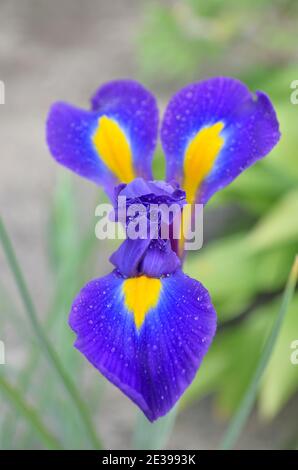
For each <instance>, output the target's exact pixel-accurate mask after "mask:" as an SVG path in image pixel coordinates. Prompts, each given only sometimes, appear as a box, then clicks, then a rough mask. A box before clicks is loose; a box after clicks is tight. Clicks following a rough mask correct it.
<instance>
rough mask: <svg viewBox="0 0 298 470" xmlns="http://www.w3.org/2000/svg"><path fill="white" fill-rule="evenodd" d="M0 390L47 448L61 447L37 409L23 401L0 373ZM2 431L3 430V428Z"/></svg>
mask: <svg viewBox="0 0 298 470" xmlns="http://www.w3.org/2000/svg"><path fill="white" fill-rule="evenodd" d="M0 392H2V393H3V394H4V395H5V396H6V398H7V399H8V400H9V402H10V403H11V404H12V405H13V406H14V407H15V408H17V409H18V410H19V413H21V414H22V415H23V417H24V418H26V420H27V422H28V423H30V424H31V426H32V427H33V428H34V429H35V431H36V434H37V435H38V437H39V438H40V440H41V441H42V442H43V443H44V444H45V446H46V447H47V448H49V449H62V447H61V444H60V442H59V441H58V439H57V438H56V437H55V436H54V435H53V434H52V432H51V431H49V430H48V428H47V427H46V426H45V425H44V423H43V422H42V421H41V419H40V417H39V415H38V413H37V411H36V410H35V409H34V408H32V407H31V406H30V405H29V404H28V403H26V402H25V401H24V399H23V397H22V396H21V395H20V394H19V392H18V390H16V389H15V388H14V387H13V386H12V385H11V384H9V383H8V382H7V381H6V379H5V378H4V377H3V376H2V375H0ZM3 431H4V432H5V430H3Z"/></svg>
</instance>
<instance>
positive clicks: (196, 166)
mask: <svg viewBox="0 0 298 470" xmlns="http://www.w3.org/2000/svg"><path fill="white" fill-rule="evenodd" d="M223 127H224V124H223V122H217V123H216V124H214V125H213V126H210V127H205V128H203V129H201V130H200V131H199V132H198V133H197V134H196V136H195V137H194V138H193V139H192V140H191V142H190V143H189V145H188V147H187V149H186V152H185V159H184V181H183V189H184V190H185V192H186V199H187V202H188V203H190V204H192V203H194V202H195V199H196V194H197V190H198V188H199V186H200V184H201V182H202V181H203V179H204V178H205V176H207V174H208V173H209V172H210V170H211V169H212V167H213V165H214V162H215V160H216V157H217V156H218V154H219V152H220V151H221V149H222V146H223V144H224V138H223V137H222V136H221V135H220V132H221V131H222V129H223Z"/></svg>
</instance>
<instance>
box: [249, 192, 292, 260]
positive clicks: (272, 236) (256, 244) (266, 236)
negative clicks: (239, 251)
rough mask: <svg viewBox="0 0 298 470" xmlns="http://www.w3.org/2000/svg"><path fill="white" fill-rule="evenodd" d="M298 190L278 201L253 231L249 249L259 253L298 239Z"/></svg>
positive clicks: (250, 236)
mask: <svg viewBox="0 0 298 470" xmlns="http://www.w3.org/2000/svg"><path fill="white" fill-rule="evenodd" d="M297 214H298V190H294V191H291V192H289V193H288V194H286V195H285V196H284V198H283V199H282V200H280V201H278V202H277V203H276V204H275V205H274V206H273V207H272V209H271V211H269V212H268V214H266V216H265V217H263V219H261V220H260V222H259V223H258V224H257V225H256V226H255V228H254V229H253V230H252V231H251V233H250V235H249V237H248V239H247V249H248V250H253V251H254V252H259V251H260V250H264V249H266V250H269V249H272V248H275V247H276V246H280V245H282V244H284V243H291V242H296V241H297V239H298V217H297Z"/></svg>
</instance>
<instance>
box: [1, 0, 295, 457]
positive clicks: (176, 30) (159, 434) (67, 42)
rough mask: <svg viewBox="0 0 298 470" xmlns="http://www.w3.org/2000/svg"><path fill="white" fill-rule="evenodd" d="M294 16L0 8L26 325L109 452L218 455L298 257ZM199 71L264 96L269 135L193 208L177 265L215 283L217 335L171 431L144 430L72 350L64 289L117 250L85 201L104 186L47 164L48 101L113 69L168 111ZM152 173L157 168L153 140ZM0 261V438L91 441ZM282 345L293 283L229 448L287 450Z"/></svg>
mask: <svg viewBox="0 0 298 470" xmlns="http://www.w3.org/2000/svg"><path fill="white" fill-rule="evenodd" d="M297 23H298V3H297V1H295V0H243V1H241V2H239V1H237V0H226V1H222V0H208V2H203V1H199V0H184V1H182V0H180V1H178V0H177V1H175V0H172V1H170V0H168V1H162V2H161V1H160V2H154V1H141V0H130V1H120V0H113V1H111V2H106V1H103V0H87V1H79V0H59V1H58V0H52V1H51V2H49V1H47V0H22V2H20V1H17V0H9V1H6V0H0V80H1V81H3V82H4V84H5V104H4V105H0V138H1V147H0V153H1V158H0V209H1V216H2V217H3V220H4V221H5V224H6V226H7V229H8V231H9V234H10V237H11V239H12V242H13V244H14V246H15V250H16V253H17V257H18V260H19V263H20V264H21V266H22V269H23V271H24V275H25V278H26V281H27V283H28V285H29V288H30V292H31V295H32V297H33V300H34V303H35V306H36V309H37V312H38V317H39V320H40V322H41V323H42V325H43V326H44V329H45V331H46V333H47V335H48V336H49V338H50V340H51V342H52V345H53V346H54V347H55V349H56V351H57V352H58V355H59V358H60V360H61V361H62V363H63V364H64V366H65V368H66V369H67V371H68V373H69V374H70V375H71V377H72V379H73V381H74V383H75V384H76V386H77V388H78V389H79V391H80V393H81V396H82V398H83V400H84V402H85V403H86V406H87V407H88V409H89V411H90V413H91V415H92V418H93V421H94V423H95V425H96V428H97V430H98V433H99V434H100V436H101V439H102V441H103V445H104V446H105V448H109V449H127V448H145V447H148V448H159V447H162V446H165V447H166V448H173V449H209V448H216V447H217V446H218V444H219V442H220V439H221V437H222V435H223V433H224V430H225V429H226V426H227V423H228V421H229V419H230V417H231V416H232V415H233V413H234V412H235V410H236V409H237V406H238V405H239V403H240V401H241V398H242V397H243V394H244V392H245V390H246V389H247V386H248V384H249V382H250V380H251V378H252V375H253V373H254V371H255V369H256V366H257V364H258V360H259V358H260V352H261V350H262V347H263V344H264V341H265V339H266V337H267V336H268V332H269V331H270V328H271V326H272V324H273V320H274V318H275V315H276V313H277V311H278V307H279V305H280V302H281V294H282V292H283V289H284V286H285V283H286V279H287V276H288V273H289V271H290V268H291V265H292V262H293V259H294V255H295V253H296V252H297V249H298V242H297V241H298V216H297V214H298V155H297V143H298V141H297V122H298V105H295V104H293V103H291V100H290V97H291V93H292V91H293V90H292V89H291V83H292V82H293V81H294V80H298V66H297V59H298V48H297ZM212 75H232V76H235V77H238V78H240V79H241V80H243V81H245V83H247V85H249V86H250V87H251V89H252V90H256V89H262V90H264V91H265V92H267V93H268V94H269V95H270V97H271V99H272V100H273V102H274V105H275V106H276V109H277V113H278V117H279V120H280V124H281V131H282V140H281V142H280V144H279V145H278V147H277V148H276V149H275V150H274V151H273V152H272V153H271V155H270V156H269V157H267V158H266V159H265V160H264V161H262V162H259V163H258V164H257V165H256V166H255V167H253V168H251V169H250V170H248V171H247V172H246V173H245V174H243V175H242V176H241V177H239V178H238V179H237V181H235V182H234V183H233V184H232V185H230V186H229V187H228V188H226V189H225V190H224V191H222V192H221V193H220V194H218V195H216V196H215V197H214V198H213V199H212V203H211V204H210V205H209V206H208V209H206V210H205V214H204V217H205V219H204V224H205V226H204V238H205V239H204V246H203V249H202V250H200V251H199V252H198V253H196V254H193V253H192V254H191V255H190V256H189V257H188V258H187V261H186V267H185V270H186V272H187V273H188V274H190V275H191V276H193V277H196V278H198V279H200V280H201V281H202V282H203V284H204V285H205V286H206V287H207V288H208V290H209V291H210V293H211V296H212V299H213V302H214V304H215V307H216V310H217V313H218V322H219V328H218V333H217V336H216V339H215V341H214V343H213V346H212V348H211V349H210V352H209V354H208V355H207V356H206V358H205V360H204V363H203V366H202V369H201V370H200V372H199V374H198V376H197V378H196V379H195V381H194V383H193V385H192V386H191V387H190V389H189V390H188V392H187V393H186V394H185V395H184V397H183V399H182V401H181V403H180V407H179V409H178V414H177V416H176V420H175V423H174V416H173V417H172V420H171V422H169V420H168V421H161V422H160V423H159V424H158V425H156V426H155V427H150V426H147V425H146V423H145V422H144V420H142V418H141V417H140V415H139V413H138V411H137V409H136V408H135V407H134V406H133V405H132V404H131V403H130V401H129V400H128V399H127V398H126V397H124V396H123V395H122V394H121V393H120V392H119V391H118V390H117V389H116V388H115V387H113V386H111V385H110V384H109V383H108V382H107V381H105V380H104V379H102V378H101V376H100V375H99V374H98V373H97V372H96V371H95V370H93V368H92V367H91V366H90V365H89V364H88V363H87V361H86V360H84V358H83V357H81V355H80V354H79V353H78V352H77V351H76V350H75V349H74V348H73V346H72V343H73V340H74V335H73V334H72V332H71V331H70V329H69V327H68V325H67V320H68V313H69V309H70V305H71V302H72V299H73V297H74V295H75V294H76V293H77V292H78V290H79V289H80V288H81V287H82V286H83V284H84V283H85V282H86V281H87V280H89V279H91V278H93V277H95V276H97V277H100V276H102V275H104V274H106V273H108V272H109V271H110V266H109V263H108V261H107V260H108V256H107V255H108V254H109V253H111V252H112V251H113V249H114V248H115V245H116V242H114V243H111V242H108V241H107V242H99V241H98V240H96V238H95V236H94V226H95V223H96V220H95V216H94V209H95V206H96V205H97V204H98V203H99V202H100V201H102V200H103V199H104V195H103V194H102V193H101V192H100V191H99V190H98V189H97V188H96V187H93V186H92V184H90V183H89V182H87V181H84V180H82V179H80V178H79V177H77V176H75V175H72V174H69V173H68V172H67V171H66V170H65V169H63V168H62V167H58V165H56V164H55V163H54V161H53V160H52V158H51V156H50V155H49V152H48V150H47V148H46V144H45V136H44V134H45V119H46V115H47V111H48V109H49V106H50V105H51V103H52V102H54V101H56V100H65V101H68V102H71V103H73V104H76V105H78V106H81V107H88V99H89V97H90V96H91V94H92V93H93V92H94V90H95V89H96V88H97V87H98V86H99V85H100V84H102V83H103V82H105V81H109V80H111V79H115V78H127V77H129V78H134V79H138V80H141V81H142V82H143V83H144V84H145V85H146V86H147V87H149V88H150V89H151V90H152V91H153V92H154V93H155V94H156V95H157V97H158V99H159V103H160V107H161V110H163V109H164V107H165V105H166V103H167V100H168V99H169V98H170V97H171V95H172V93H173V92H175V91H176V90H178V89H179V88H180V87H181V86H183V85H185V84H187V83H188V82H191V81H197V80H201V79H203V78H206V77H208V76H212ZM154 166H155V176H156V177H157V178H162V177H163V171H164V161H163V158H162V154H161V151H160V149H158V150H157V152H156V156H155V160H154ZM0 268H1V271H0V340H1V341H2V342H4V345H5V356H6V357H5V359H6V364H5V365H0V448H2V449H8V448H17V449H22V448H46V447H47V446H49V444H48V442H47V439H45V438H44V436H42V433H40V432H38V428H39V426H37V425H36V419H37V421H38V423H39V421H41V422H42V423H43V424H44V425H45V426H46V427H47V428H49V429H50V431H51V432H52V433H53V435H54V436H56V438H57V439H58V441H59V442H60V443H61V445H62V446H63V447H65V448H90V440H89V439H88V436H87V435H86V432H85V430H84V427H83V426H82V423H81V420H80V417H79V415H78V412H77V410H76V408H75V407H74V405H73V403H72V401H71V400H70V399H69V396H68V395H67V393H66V392H65V390H64V388H63V386H62V384H61V380H60V379H59V377H58V376H57V374H56V372H55V371H54V370H53V368H52V367H51V365H50V364H49V362H48V360H47V357H46V356H45V355H43V353H42V351H41V348H40V345H39V343H38V342H37V338H36V335H35V333H34V331H33V330H32V328H31V325H30V322H29V321H28V318H27V317H26V313H25V312H24V308H23V304H22V303H21V300H20V296H19V294H18V291H17V289H16V287H15V283H14V280H13V277H12V275H11V272H10V270H9V267H8V265H7V261H6V259H5V256H4V253H3V251H2V249H1V250H0ZM296 292H297V291H296ZM294 340H298V293H296V295H295V296H294V299H293V301H292V302H291V307H290V309H289V311H288V313H287V316H286V319H285V321H284V324H283V326H282V329H281V331H280V334H279V337H278V341H277V344H276V347H275V349H274V352H273V354H272V356H271V359H270V363H269V366H268V368H267V369H266V373H265V375H264V377H263V380H262V383H261V388H260V392H259V395H258V400H257V403H256V406H255V409H254V412H253V414H252V416H251V417H250V419H249V421H248V423H247V425H246V427H245V430H244V432H243V433H242V434H241V437H240V439H239V440H238V442H237V447H238V448H261V449H274V448H297V445H298V424H297V423H298V420H297V415H298V394H297V391H298V365H296V366H295V365H293V364H292V363H291V361H290V356H291V343H292V342H293V341H294ZM24 404H26V406H25V409H24ZM34 420H35V421H34ZM34 423H35V424H34ZM39 424H40V423H39ZM170 431H171V432H170ZM52 447H55V446H52Z"/></svg>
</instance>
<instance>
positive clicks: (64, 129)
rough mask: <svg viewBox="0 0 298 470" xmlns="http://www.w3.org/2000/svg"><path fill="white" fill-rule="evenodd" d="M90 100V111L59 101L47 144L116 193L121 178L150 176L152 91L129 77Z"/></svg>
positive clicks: (153, 132)
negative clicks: (129, 79)
mask: <svg viewBox="0 0 298 470" xmlns="http://www.w3.org/2000/svg"><path fill="white" fill-rule="evenodd" d="M92 103H93V110H92V111H85V110H82V109H79V108H76V107H74V106H71V105H69V104H67V103H62V102H61V103H55V104H54V105H53V106H52V107H51V109H50V111H49V115H48V119H47V128H46V133H47V143H48V146H49V149H50V151H51V153H52V155H53V157H54V158H55V159H56V160H57V161H58V162H59V163H61V164H62V165H64V166H66V167H67V168H69V169H70V170H72V171H74V172H75V173H77V174H79V175H80V176H83V177H85V178H88V179H90V180H91V181H93V182H95V183H96V184H98V185H102V186H103V187H104V188H105V190H106V191H107V193H108V194H109V196H110V197H112V196H113V189H114V186H116V185H118V184H119V183H120V182H121V181H124V182H126V183H127V182H129V181H131V180H132V179H133V178H134V177H135V176H143V177H145V178H151V176H152V173H151V162H152V156H153V152H154V148H155V144H156V139H157V128H158V110H157V106H156V102H155V99H154V97H153V96H152V95H151V93H150V92H149V91H147V90H146V89H145V88H143V87H142V85H140V84H138V83H136V82H132V81H128V80H123V81H117V82H111V83H108V84H106V85H104V86H103V87H101V88H100V89H99V91H98V92H97V93H96V95H95V96H94V98H93V100H92ZM102 126H104V127H102ZM107 132H108V134H106V133H107ZM110 134H111V135H110ZM99 135H100V137H99ZM96 137H97V138H96ZM112 137H113V138H112ZM103 152H105V155H103V154H102V153H103ZM123 162H125V165H124V164H123Z"/></svg>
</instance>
